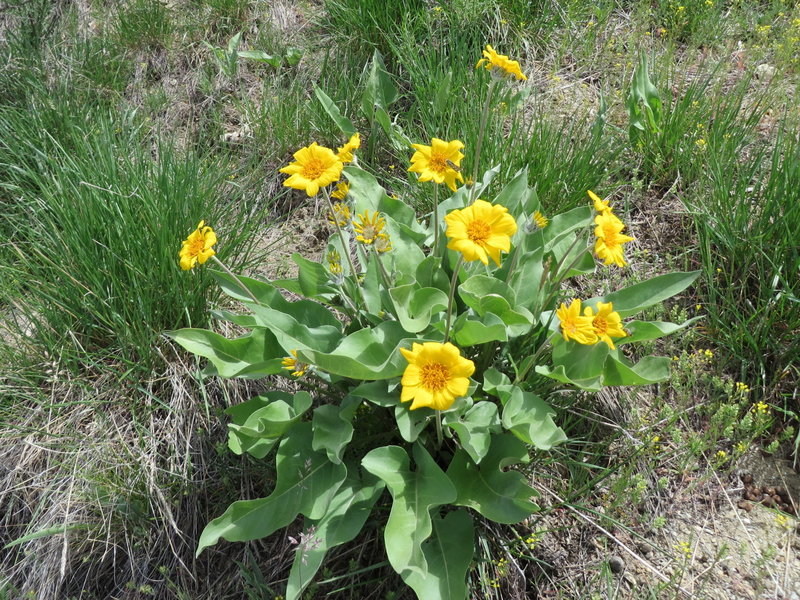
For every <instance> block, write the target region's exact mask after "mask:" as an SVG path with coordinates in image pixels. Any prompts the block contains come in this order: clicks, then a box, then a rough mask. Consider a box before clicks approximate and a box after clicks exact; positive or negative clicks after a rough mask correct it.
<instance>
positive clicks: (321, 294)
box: [292, 252, 338, 300]
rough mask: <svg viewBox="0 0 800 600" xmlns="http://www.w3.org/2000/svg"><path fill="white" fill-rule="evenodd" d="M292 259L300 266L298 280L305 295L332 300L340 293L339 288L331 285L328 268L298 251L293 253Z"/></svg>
mask: <svg viewBox="0 0 800 600" xmlns="http://www.w3.org/2000/svg"><path fill="white" fill-rule="evenodd" d="M292 260H293V261H294V263H295V264H296V265H297V267H298V272H297V281H298V282H299V284H300V291H301V293H302V295H303V296H306V297H307V298H314V299H318V300H330V299H331V298H332V297H333V296H335V295H337V294H338V290H336V288H334V287H333V286H331V285H330V276H329V274H328V271H327V269H326V268H325V267H324V266H322V265H321V264H320V263H318V262H314V261H313V260H308V259H307V258H304V257H303V256H302V255H300V254H298V253H297V252H295V253H294V254H292Z"/></svg>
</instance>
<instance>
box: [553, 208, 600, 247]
mask: <svg viewBox="0 0 800 600" xmlns="http://www.w3.org/2000/svg"><path fill="white" fill-rule="evenodd" d="M592 222H593V212H592V209H591V208H590V207H589V206H588V205H587V206H579V207H577V208H573V209H572V210H569V211H567V212H565V213H562V214H560V215H556V216H555V217H553V218H552V219H551V220H550V224H549V225H548V226H547V227H545V228H544V229H543V230H542V236H543V238H544V242H545V245H544V251H545V252H550V251H552V252H554V253H555V255H556V259H557V260H560V259H561V257H562V256H563V254H564V252H566V250H567V248H568V247H569V246H571V245H572V243H573V241H574V240H575V232H576V231H577V230H578V229H583V228H585V227H588V226H590V225H591V224H592Z"/></svg>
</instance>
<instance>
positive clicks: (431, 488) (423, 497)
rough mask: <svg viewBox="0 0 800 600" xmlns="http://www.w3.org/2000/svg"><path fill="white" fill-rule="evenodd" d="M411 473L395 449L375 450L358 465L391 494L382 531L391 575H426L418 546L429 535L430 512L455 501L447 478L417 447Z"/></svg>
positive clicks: (405, 459) (403, 455)
mask: <svg viewBox="0 0 800 600" xmlns="http://www.w3.org/2000/svg"><path fill="white" fill-rule="evenodd" d="M414 462H415V463H416V467H417V470H416V471H411V469H410V467H409V458H408V454H406V451H405V450H403V449H402V448H400V447H399V446H384V447H382V448H375V449H374V450H372V451H371V452H369V453H368V454H367V455H366V456H365V457H364V458H363V459H362V461H361V464H362V465H363V466H364V468H365V469H366V470H367V471H369V472H370V473H372V474H373V475H375V476H377V477H379V478H380V479H382V480H383V481H384V482H385V483H386V487H388V488H389V492H391V494H392V500H393V502H392V510H391V512H390V513H389V520H388V521H387V523H386V528H385V530H384V541H385V546H386V555H387V557H388V558H389V562H390V563H391V565H392V567H393V568H394V570H395V571H397V572H398V573H400V574H401V575H403V574H404V573H406V572H408V571H413V572H416V573H418V574H419V575H421V576H423V577H424V576H426V575H427V573H428V564H427V560H426V558H425V555H424V553H423V551H422V542H423V541H425V540H426V539H427V538H428V537H429V536H430V534H431V528H432V525H431V516H430V510H431V509H432V508H435V507H437V506H441V505H442V504H448V503H451V502H453V501H454V500H455V499H456V490H455V488H454V487H453V484H452V483H451V482H450V479H448V477H447V475H445V474H444V472H443V471H442V470H441V469H440V468H439V466H438V465H437V464H436V463H435V462H434V460H433V458H431V456H430V454H428V452H427V451H426V450H425V448H424V447H423V446H422V445H420V444H418V443H417V444H414Z"/></svg>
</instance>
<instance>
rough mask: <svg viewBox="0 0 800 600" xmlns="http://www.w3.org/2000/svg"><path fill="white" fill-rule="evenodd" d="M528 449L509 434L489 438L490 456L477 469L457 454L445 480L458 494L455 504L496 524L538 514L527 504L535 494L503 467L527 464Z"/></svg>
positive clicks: (519, 476) (465, 456) (466, 457)
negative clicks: (447, 479)
mask: <svg viewBox="0 0 800 600" xmlns="http://www.w3.org/2000/svg"><path fill="white" fill-rule="evenodd" d="M529 461H530V458H529V457H528V449H527V448H526V446H525V444H524V443H522V442H521V441H520V440H518V439H517V438H515V437H514V436H513V435H511V434H503V435H495V436H492V443H491V446H490V447H489V452H488V453H487V455H486V457H485V458H484V459H483V461H482V462H481V464H480V466H478V465H476V464H475V463H474V462H473V461H472V459H471V458H470V457H469V455H468V454H467V453H466V452H464V451H463V450H458V451H456V454H455V456H454V457H453V460H452V461H451V463H450V466H449V467H448V468H447V476H448V477H449V478H450V480H451V481H452V482H453V484H454V485H455V487H456V490H457V492H458V498H457V499H456V501H455V502H454V504H457V505H459V506H466V507H469V508H472V509H474V510H477V511H478V512H479V513H481V514H482V515H483V516H484V517H486V518H487V519H491V520H492V521H495V522H497V523H509V524H510V523H519V522H520V521H522V520H524V519H526V518H528V517H529V516H530V515H531V514H532V513H534V512H535V511H536V510H538V507H537V506H536V504H534V503H533V502H531V501H530V498H531V496H534V495H536V491H535V490H534V489H533V488H532V487H530V486H529V485H528V483H527V482H526V481H525V477H524V476H523V475H522V473H520V472H518V471H513V470H512V471H503V469H504V468H505V467H508V466H510V465H514V464H519V463H523V464H525V463H528V462H529Z"/></svg>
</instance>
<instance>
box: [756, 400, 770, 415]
mask: <svg viewBox="0 0 800 600" xmlns="http://www.w3.org/2000/svg"><path fill="white" fill-rule="evenodd" d="M752 410H753V412H754V413H756V414H757V415H766V414H769V404H766V403H764V402H760V401H759V402H756V403H755V404H753V407H752Z"/></svg>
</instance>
